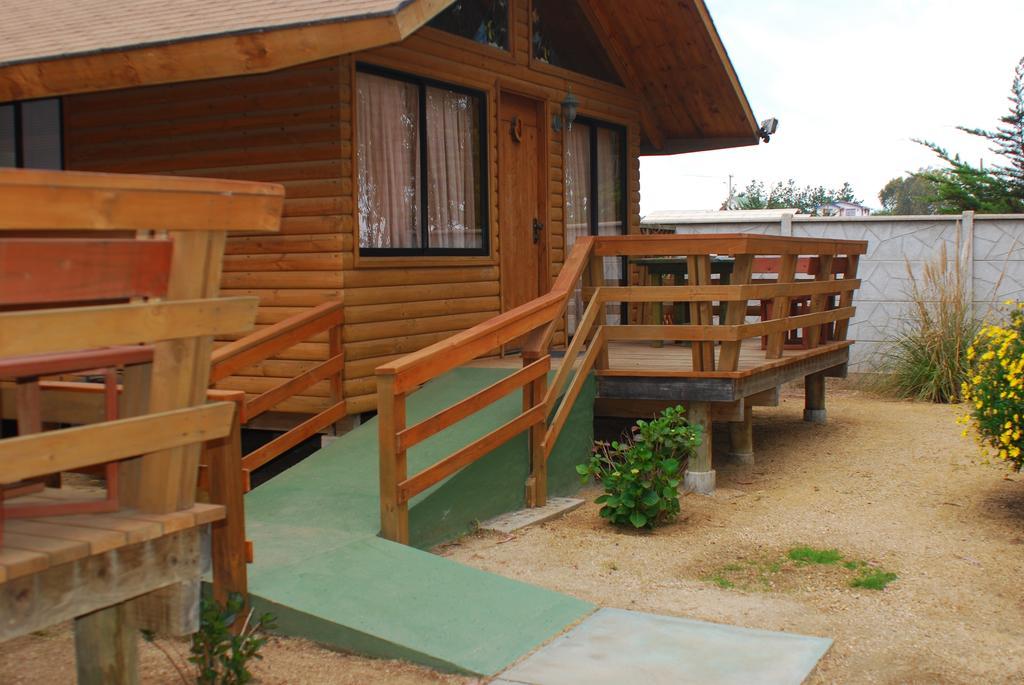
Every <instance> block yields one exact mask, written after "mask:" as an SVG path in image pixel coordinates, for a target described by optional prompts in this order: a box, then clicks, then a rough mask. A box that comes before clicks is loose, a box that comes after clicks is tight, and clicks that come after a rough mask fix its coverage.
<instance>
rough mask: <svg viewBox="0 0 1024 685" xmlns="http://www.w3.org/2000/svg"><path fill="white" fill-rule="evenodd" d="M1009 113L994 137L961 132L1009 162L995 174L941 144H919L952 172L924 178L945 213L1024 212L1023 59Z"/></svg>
mask: <svg viewBox="0 0 1024 685" xmlns="http://www.w3.org/2000/svg"><path fill="white" fill-rule="evenodd" d="M1008 99H1009V101H1010V111H1009V112H1008V113H1007V114H1006V115H1004V116H1002V117H1000V119H999V121H1000V124H1001V125H1000V126H998V127H997V128H996V129H995V130H994V131H990V130H987V129H980V128H968V127H966V126H958V127H957V128H959V129H960V130H961V131H963V132H964V133H969V134H971V135H972V136H978V137H981V138H985V139H986V140H989V141H991V142H992V143H994V146H993V147H992V151H993V152H994V153H996V154H997V155H999V157H1000V159H1002V160H1005V163H1004V164H1000V165H996V166H994V167H992V168H991V169H986V168H984V167H983V166H980V165H979V166H974V165H973V164H970V163H969V162H965V161H963V160H962V159H960V155H956V154H950V152H949V151H948V150H946V149H945V148H943V147H940V146H939V145H937V144H936V143H932V142H929V141H922V140H918V141H916V142H918V143H921V144H922V145H924V146H925V147H927V148H928V149H929V150H931V151H932V152H934V153H935V154H936V155H938V157H939V159H941V160H942V161H944V162H946V164H947V165H948V167H947V168H946V169H941V170H929V171H926V172H923V173H921V174H919V175H920V176H921V177H922V178H924V179H925V180H927V181H929V182H931V183H934V185H935V197H934V198H933V199H934V200H935V202H936V205H937V208H938V211H939V212H940V213H956V212H961V211H964V210H974V211H978V212H986V213H991V214H1003V213H1014V212H1024V58H1022V59H1021V60H1020V62H1019V63H1018V64H1017V68H1016V69H1015V70H1014V78H1013V85H1012V87H1011V89H1010V96H1009V98H1008Z"/></svg>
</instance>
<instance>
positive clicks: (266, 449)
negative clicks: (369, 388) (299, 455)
mask: <svg viewBox="0 0 1024 685" xmlns="http://www.w3.org/2000/svg"><path fill="white" fill-rule="evenodd" d="M345 416H346V409H345V402H344V401H342V402H339V403H337V404H335V405H332V406H331V407H328V408H327V409H325V410H324V411H322V412H320V413H319V414H317V415H316V416H314V417H312V418H311V419H309V420H308V421H304V422H303V423H300V424H299V425H298V426H296V427H295V428H293V429H292V430H290V431H288V432H287V433H285V434H284V435H282V436H280V437H277V438H275V439H273V440H271V441H270V442H268V443H267V444H266V445H263V446H262V447H260V448H259V449H256V450H253V451H252V452H250V453H249V454H247V455H245V457H244V458H243V459H242V466H243V467H244V468H246V469H249V470H250V471H253V470H255V469H258V468H259V467H260V466H263V465H264V464H266V463H267V462H268V461H270V460H272V459H274V458H275V457H278V456H280V455H281V454H282V453H284V452H286V451H287V450H289V449H291V448H292V447H294V446H295V445H298V444H299V443H300V442H302V441H303V440H305V439H307V438H309V437H311V436H313V435H315V434H316V433H317V432H319V431H321V430H323V429H324V428H326V427H327V426H330V425H331V424H332V423H335V422H337V421H340V420H341V419H343V418H344V417H345Z"/></svg>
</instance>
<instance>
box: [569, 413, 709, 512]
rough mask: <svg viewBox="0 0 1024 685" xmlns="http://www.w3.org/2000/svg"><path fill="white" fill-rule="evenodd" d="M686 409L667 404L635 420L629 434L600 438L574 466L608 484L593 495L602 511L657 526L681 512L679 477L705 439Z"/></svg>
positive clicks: (582, 474) (587, 477)
mask: <svg viewBox="0 0 1024 685" xmlns="http://www.w3.org/2000/svg"><path fill="white" fill-rule="evenodd" d="M685 411H686V410H685V409H683V408H682V407H669V408H668V409H666V410H665V411H663V412H662V413H661V415H660V416H658V417H657V418H655V419H654V420H652V421H637V422H636V425H635V426H633V429H632V431H631V435H630V437H629V438H627V439H626V440H625V441H623V442H614V441H613V442H612V443H611V444H608V443H597V444H596V445H595V448H594V452H593V454H592V456H591V458H590V461H589V462H587V463H586V464H580V465H579V466H577V467H576V471H577V472H578V473H579V474H580V477H581V480H582V481H583V482H584V483H586V482H587V481H589V480H590V479H591V478H594V479H596V480H598V481H600V482H601V485H603V486H604V494H603V495H601V496H600V497H598V498H597V499H596V500H594V501H595V502H596V503H597V504H601V505H603V506H602V507H601V516H602V517H604V518H606V519H608V520H609V521H611V522H612V523H616V524H619V525H625V524H627V523H628V524H631V525H633V526H634V527H636V528H653V527H654V526H657V525H659V524H662V523H665V522H666V521H669V520H671V519H672V518H674V517H675V516H676V514H678V513H679V490H678V487H679V483H680V481H681V480H682V474H683V471H684V470H685V469H686V463H687V461H688V460H689V458H690V456H691V455H692V454H693V452H694V449H696V447H697V446H698V445H699V444H700V442H701V427H700V426H691V425H690V424H689V423H688V422H687V421H686V418H685Z"/></svg>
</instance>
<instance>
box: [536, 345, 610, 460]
mask: <svg viewBox="0 0 1024 685" xmlns="http://www.w3.org/2000/svg"><path fill="white" fill-rule="evenodd" d="M607 331H608V327H607V326H601V327H600V328H598V329H597V334H595V335H594V339H593V340H592V341H591V342H590V347H589V348H588V349H587V353H586V354H585V355H583V361H581V362H580V365H579V368H578V369H577V370H576V376H575V377H574V378H573V380H572V383H570V384H569V388H568V389H567V390H566V391H565V395H564V396H563V397H562V401H561V403H560V404H559V405H558V410H557V411H556V412H555V415H554V417H553V418H552V419H551V425H550V426H549V427H548V430H547V433H546V434H545V435H544V443H543V449H544V459H545V460H547V459H548V458H549V457H550V456H551V452H552V451H553V450H554V449H555V442H556V441H557V440H558V436H559V435H560V434H561V432H562V428H563V427H564V426H565V422H566V421H567V420H568V419H569V413H570V412H571V411H572V407H573V405H574V404H575V403H576V398H577V397H579V394H580V391H581V390H582V389H583V384H584V383H585V382H586V380H587V376H588V375H589V374H590V371H591V369H593V368H594V364H595V363H596V361H597V358H598V355H599V354H600V352H601V350H602V349H603V348H604V346H605V345H606V343H607V341H608V336H607ZM543 408H544V410H545V412H544V417H545V420H546V419H547V414H548V413H550V412H551V409H552V407H551V406H548V405H547V404H546V403H545V405H544V407H543Z"/></svg>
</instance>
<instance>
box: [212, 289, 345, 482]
mask: <svg viewBox="0 0 1024 685" xmlns="http://www.w3.org/2000/svg"><path fill="white" fill-rule="evenodd" d="M343 317H344V310H343V308H342V304H341V302H339V301H336V300H332V301H330V302H325V303H323V304H321V305H319V306H317V307H314V308H313V309H310V310H309V311H306V312H301V313H299V314H296V315H295V316H292V317H290V318H288V319H285V320H284V321H281V322H280V323H276V324H274V325H272V326H268V327H267V328H264V329H261V330H259V331H256V332H255V333H251V334H249V335H247V336H245V337H244V338H241V339H239V340H235V341H233V342H231V343H228V344H226V345H223V346H222V347H219V348H217V349H216V350H214V352H213V355H212V366H211V369H210V382H211V383H216V382H217V381H220V380H223V379H225V378H227V377H229V376H231V375H233V374H235V373H237V372H238V371H240V370H242V369H244V368H246V367H248V366H252V365H254V364H259V363H261V362H264V361H266V360H267V359H270V358H271V357H273V356H274V355H277V354H280V353H281V352H284V351H285V350H287V349H289V348H290V347H293V346H295V345H297V344H299V343H301V342H303V341H305V340H308V339H309V338H311V337H313V336H314V335H318V334H321V333H324V332H327V333H328V354H327V360H326V361H323V362H320V363H319V364H316V365H315V366H313V367H312V368H310V369H308V370H306V371H305V372H303V373H301V374H299V375H298V376H295V377H294V378H290V379H287V380H284V381H283V382H281V383H280V384H279V385H277V386H275V387H273V388H271V389H270V390H267V391H265V392H263V393H262V394H260V395H257V396H256V397H253V398H252V399H247V400H246V401H245V403H244V405H243V407H242V410H241V422H242V423H243V424H245V423H248V422H250V421H252V420H253V419H255V418H256V417H258V416H259V415H261V414H263V413H264V412H267V411H269V410H271V409H273V408H274V407H276V406H278V405H279V404H281V403H282V402H284V401H285V400H288V399H290V398H292V397H295V396H296V395H299V394H301V393H302V392H303V391H304V390H306V389H307V388H309V387H310V386H312V385H313V384H314V383H318V382H320V381H323V380H325V379H328V380H329V381H330V386H331V406H329V407H328V408H327V409H325V410H323V411H321V412H320V413H319V414H316V415H315V416H313V417H311V418H309V419H307V420H306V421H303V422H302V423H300V424H299V425H297V426H295V427H294V428H292V429H290V430H288V431H286V432H285V433H284V434H283V435H280V436H279V437H277V438H275V439H274V440H271V441H270V442H268V443H267V444H265V445H263V446H262V447H259V448H258V449H256V450H253V451H252V452H250V453H249V454H247V455H245V456H244V457H243V458H242V467H243V469H244V470H245V471H246V473H248V472H250V471H252V470H254V469H257V468H259V467H260V466H263V465H264V464H266V463H267V462H269V461H271V460H273V459H275V458H277V457H279V456H280V455H281V454H283V453H284V452H286V451H287V450H289V449H291V448H292V447H294V446H295V445H297V444H299V443H300V442H302V441H303V440H305V439H307V438H309V437H310V436H312V435H315V434H316V433H317V432H318V431H321V430H323V429H324V428H326V427H328V426H330V425H331V424H333V423H335V422H337V421H339V420H341V419H342V418H344V417H345V401H344V398H343V396H342V379H343V374H344V367H345V353H344V350H343V348H342V340H341V324H342V322H343Z"/></svg>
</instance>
